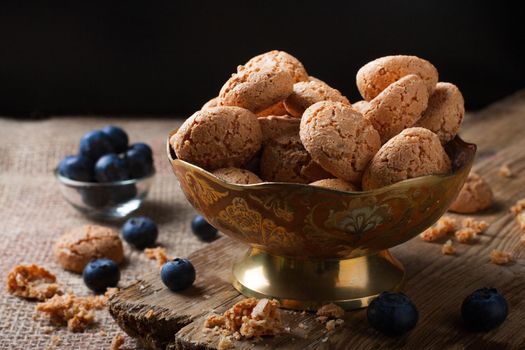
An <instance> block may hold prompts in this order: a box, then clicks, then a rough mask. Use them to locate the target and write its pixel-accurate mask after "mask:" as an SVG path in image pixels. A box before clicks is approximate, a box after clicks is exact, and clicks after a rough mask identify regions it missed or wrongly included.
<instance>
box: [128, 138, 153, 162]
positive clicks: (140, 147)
mask: <svg viewBox="0 0 525 350" xmlns="http://www.w3.org/2000/svg"><path fill="white" fill-rule="evenodd" d="M129 149H134V150H136V151H138V152H141V153H144V155H146V156H148V157H149V158H150V159H153V152H152V151H151V148H150V146H148V145H146V144H145V143H142V142H137V143H134V144H132V145H131V146H129Z"/></svg>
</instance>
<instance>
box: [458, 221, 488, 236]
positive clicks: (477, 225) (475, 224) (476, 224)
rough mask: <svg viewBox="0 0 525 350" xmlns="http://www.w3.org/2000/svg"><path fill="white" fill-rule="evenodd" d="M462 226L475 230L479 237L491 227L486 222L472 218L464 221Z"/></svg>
mask: <svg viewBox="0 0 525 350" xmlns="http://www.w3.org/2000/svg"><path fill="white" fill-rule="evenodd" d="M461 224H462V225H463V227H466V228H471V229H473V230H474V231H475V232H476V234H477V235H479V234H482V233H483V232H485V230H486V229H487V228H488V227H489V224H488V223H487V222H486V221H484V220H476V219H474V218H471V217H468V218H466V219H464V220H463V221H462V222H461Z"/></svg>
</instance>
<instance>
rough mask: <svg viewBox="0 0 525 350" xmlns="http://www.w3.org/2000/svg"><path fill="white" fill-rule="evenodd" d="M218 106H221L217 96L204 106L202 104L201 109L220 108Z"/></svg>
mask: <svg viewBox="0 0 525 350" xmlns="http://www.w3.org/2000/svg"><path fill="white" fill-rule="evenodd" d="M220 105H221V99H220V98H219V96H217V97H214V98H212V99H211V100H209V101H208V102H206V103H205V104H203V105H202V107H201V109H205V108H212V107H217V106H220Z"/></svg>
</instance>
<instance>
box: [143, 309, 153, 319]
mask: <svg viewBox="0 0 525 350" xmlns="http://www.w3.org/2000/svg"><path fill="white" fill-rule="evenodd" d="M154 315H155V311H153V309H149V310H148V312H146V314H145V315H144V317H145V318H146V320H151V319H152V318H153V316H154Z"/></svg>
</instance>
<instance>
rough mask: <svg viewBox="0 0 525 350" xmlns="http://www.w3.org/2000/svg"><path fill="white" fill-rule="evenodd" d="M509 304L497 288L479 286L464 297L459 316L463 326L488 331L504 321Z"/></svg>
mask: <svg viewBox="0 0 525 350" xmlns="http://www.w3.org/2000/svg"><path fill="white" fill-rule="evenodd" d="M508 312H509V306H508V304H507V300H505V297H503V295H501V294H500V293H499V292H498V290H497V289H494V288H481V289H478V290H476V291H475V292H474V293H472V294H470V295H469V296H468V297H466V298H465V300H464V301H463V304H462V305H461V316H462V317H463V322H464V323H465V326H466V327H467V328H468V329H470V330H473V331H489V330H491V329H493V328H496V327H498V326H499V325H500V324H502V323H503V321H505V319H506V318H507V314H508Z"/></svg>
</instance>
